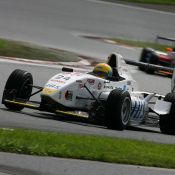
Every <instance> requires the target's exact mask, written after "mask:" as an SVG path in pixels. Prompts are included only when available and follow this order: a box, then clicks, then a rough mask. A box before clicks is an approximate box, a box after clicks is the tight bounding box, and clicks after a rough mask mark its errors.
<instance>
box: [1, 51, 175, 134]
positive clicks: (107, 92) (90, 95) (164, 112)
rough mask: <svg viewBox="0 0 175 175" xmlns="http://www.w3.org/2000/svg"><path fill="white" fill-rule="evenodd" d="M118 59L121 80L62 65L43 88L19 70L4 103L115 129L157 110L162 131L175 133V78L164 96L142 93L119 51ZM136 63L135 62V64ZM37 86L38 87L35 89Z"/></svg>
mask: <svg viewBox="0 0 175 175" xmlns="http://www.w3.org/2000/svg"><path fill="white" fill-rule="evenodd" d="M117 62H118V64H117V69H118V71H119V74H120V76H121V77H123V78H122V79H121V80H119V79H118V78H116V77H113V76H111V77H109V79H102V78H99V77H97V76H95V75H93V74H92V72H86V73H83V72H74V71H73V69H70V68H63V69H62V72H61V73H59V74H57V75H55V76H53V77H51V78H50V79H49V80H48V82H47V83H46V84H45V86H44V87H38V86H35V85H33V77H32V75H31V73H29V72H27V71H24V70H19V69H16V70H14V71H13V72H12V73H11V75H10V76H9V78H8V80H7V82H6V85H5V88H4V92H3V98H2V103H3V104H4V105H5V106H6V107H7V108H9V109H11V110H16V111H20V110H22V109H23V108H24V107H27V108H32V109H37V110H40V111H46V112H53V113H56V114H58V115H71V116H75V117H86V118H87V119H88V120H90V121H95V122H98V123H102V124H104V125H105V126H107V128H110V129H116V130H124V129H125V128H126V127H127V126H128V125H133V124H134V125H135V124H138V125H140V124H142V123H144V122H145V120H146V119H147V118H148V116H149V114H150V113H154V114H156V115H157V117H158V121H159V125H160V130H161V132H162V133H165V134H175V93H174V81H172V92H171V93H168V94H167V95H165V96H163V95H159V94H156V93H150V92H141V91H138V89H137V83H136V81H135V80H134V79H133V78H132V76H131V74H130V72H129V69H128V67H127V64H126V63H125V61H124V59H123V58H122V56H121V55H119V54H118V55H117ZM127 62H128V61H127ZM132 62H133V61H132ZM137 63H138V62H134V64H135V65H136V64H137ZM138 64H140V63H138ZM174 77H175V76H173V78H172V80H174ZM34 88H37V89H39V90H38V91H36V92H33V89H34ZM39 92H41V96H40V97H41V101H40V102H39V103H34V102H32V103H31V101H30V100H29V98H30V97H31V96H33V95H35V94H37V93H39ZM84 114H87V115H84Z"/></svg>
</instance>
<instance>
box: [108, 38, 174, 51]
mask: <svg viewBox="0 0 175 175" xmlns="http://www.w3.org/2000/svg"><path fill="white" fill-rule="evenodd" d="M109 40H112V41H115V43H116V44H119V45H128V46H132V47H150V48H154V49H156V50H161V51H166V48H167V47H172V45H165V44H160V43H153V42H144V41H135V40H128V39H120V38H110V39H109Z"/></svg>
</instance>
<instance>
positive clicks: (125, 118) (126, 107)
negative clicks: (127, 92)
mask: <svg viewBox="0 0 175 175" xmlns="http://www.w3.org/2000/svg"><path fill="white" fill-rule="evenodd" d="M130 106H131V102H130V98H129V97H127V98H125V99H124V101H123V105H122V109H121V119H122V123H123V124H124V125H127V124H128V122H129V118H130V110H131V107H130Z"/></svg>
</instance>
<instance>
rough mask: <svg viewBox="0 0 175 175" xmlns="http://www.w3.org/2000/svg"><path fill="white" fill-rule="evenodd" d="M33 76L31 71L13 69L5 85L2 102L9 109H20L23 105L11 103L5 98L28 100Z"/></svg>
mask: <svg viewBox="0 0 175 175" xmlns="http://www.w3.org/2000/svg"><path fill="white" fill-rule="evenodd" d="M32 85H33V77H32V75H31V73H29V72H27V71H24V70H20V69H16V70H14V71H13V72H12V73H11V74H10V76H9V78H8V80H7V82H6V85H5V88H4V92H3V97H2V103H3V104H4V105H5V106H6V107H7V108H9V109H12V110H17V111H20V110H22V109H23V108H24V107H22V106H19V105H16V104H11V103H8V102H6V101H5V99H6V100H15V99H20V100H21V101H24V102H26V101H28V100H29V98H30V96H31V93H32Z"/></svg>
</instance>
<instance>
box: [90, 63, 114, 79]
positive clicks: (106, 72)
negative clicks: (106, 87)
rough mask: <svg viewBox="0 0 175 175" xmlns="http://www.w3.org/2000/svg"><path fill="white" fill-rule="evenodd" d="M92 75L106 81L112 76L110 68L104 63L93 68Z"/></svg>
mask: <svg viewBox="0 0 175 175" xmlns="http://www.w3.org/2000/svg"><path fill="white" fill-rule="evenodd" d="M93 74H94V75H95V76H97V77H100V78H104V79H107V78H108V77H110V76H112V68H111V66H109V65H108V64H106V63H99V64H97V65H96V66H95V67H94V69H93Z"/></svg>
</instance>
